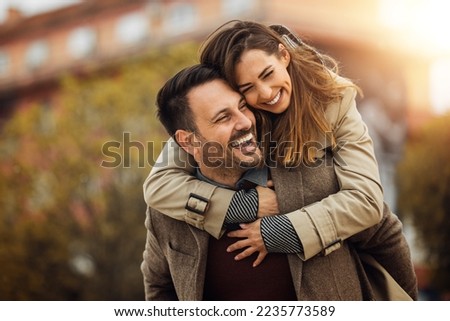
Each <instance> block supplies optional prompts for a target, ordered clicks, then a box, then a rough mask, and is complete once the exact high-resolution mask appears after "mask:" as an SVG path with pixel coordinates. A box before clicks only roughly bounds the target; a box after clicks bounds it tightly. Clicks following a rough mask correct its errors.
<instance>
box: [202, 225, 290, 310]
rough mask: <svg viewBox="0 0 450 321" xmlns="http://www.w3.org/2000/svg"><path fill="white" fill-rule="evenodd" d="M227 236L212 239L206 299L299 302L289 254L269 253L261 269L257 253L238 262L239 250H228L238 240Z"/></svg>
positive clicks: (208, 262) (204, 297) (206, 279)
mask: <svg viewBox="0 0 450 321" xmlns="http://www.w3.org/2000/svg"><path fill="white" fill-rule="evenodd" d="M238 240H239V239H237V238H231V237H228V236H227V235H226V233H225V235H223V236H222V237H221V238H220V239H219V240H216V239H215V238H213V237H210V239H209V246H208V259H207V264H206V276H205V287H204V292H203V300H206V301H207V300H210V301H260V300H264V301H280V300H282V301H293V300H297V297H296V295H295V289H294V285H293V282H292V277H291V272H290V269H289V264H288V260H287V255H286V254H282V253H269V254H268V255H267V256H266V258H265V259H264V261H263V262H262V263H261V264H260V265H258V266H257V267H252V264H253V262H254V261H255V259H256V257H257V254H258V253H254V254H253V255H251V256H250V257H247V258H245V259H243V260H241V261H235V260H234V257H235V256H236V255H237V253H239V252H238V251H236V252H233V253H228V252H227V251H226V249H227V247H228V246H229V245H231V244H233V243H234V242H236V241H238Z"/></svg>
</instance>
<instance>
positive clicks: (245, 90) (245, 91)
mask: <svg viewBox="0 0 450 321" xmlns="http://www.w3.org/2000/svg"><path fill="white" fill-rule="evenodd" d="M252 88H253V86H251V87H247V88H245V89H244V90H241V94H242V95H245V94H246V93H248V92H249V91H250V90H251V89H252Z"/></svg>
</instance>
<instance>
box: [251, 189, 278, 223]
mask: <svg viewBox="0 0 450 321" xmlns="http://www.w3.org/2000/svg"><path fill="white" fill-rule="evenodd" d="M272 187H273V182H272V181H271V180H270V181H268V182H267V187H262V186H256V191H257V192H258V199H259V202H258V214H257V217H258V218H261V217H264V216H271V215H277V214H279V213H280V210H279V209H278V200H277V195H276V194H275V192H274V191H273V190H272V189H271V188H272Z"/></svg>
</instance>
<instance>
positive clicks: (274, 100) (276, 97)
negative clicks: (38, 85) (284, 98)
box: [266, 91, 281, 105]
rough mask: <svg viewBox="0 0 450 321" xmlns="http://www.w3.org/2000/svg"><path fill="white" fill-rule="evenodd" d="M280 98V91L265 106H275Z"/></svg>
mask: <svg viewBox="0 0 450 321" xmlns="http://www.w3.org/2000/svg"><path fill="white" fill-rule="evenodd" d="M280 96H281V91H279V92H278V94H277V95H276V96H275V98H274V99H272V100H271V101H268V102H267V103H266V104H267V105H275V104H276V103H277V102H278V100H280Z"/></svg>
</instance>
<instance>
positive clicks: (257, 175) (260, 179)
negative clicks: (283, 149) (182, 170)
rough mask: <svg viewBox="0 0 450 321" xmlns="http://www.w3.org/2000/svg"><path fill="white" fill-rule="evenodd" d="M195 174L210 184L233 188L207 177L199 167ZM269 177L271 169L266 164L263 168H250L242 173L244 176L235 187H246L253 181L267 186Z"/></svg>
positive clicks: (238, 188)
mask: <svg viewBox="0 0 450 321" xmlns="http://www.w3.org/2000/svg"><path fill="white" fill-rule="evenodd" d="M195 176H196V177H197V178H198V179H199V180H202V181H205V182H208V183H210V184H213V185H216V186H219V187H223V188H227V189H232V188H231V187H229V186H226V185H223V184H219V183H217V182H215V181H213V180H210V179H209V178H207V177H206V176H204V175H203V174H202V173H201V172H200V169H199V168H197V170H196V173H195ZM268 177H269V169H268V168H267V167H266V166H264V167H263V168H250V169H249V170H247V171H245V173H244V174H243V175H242V177H241V178H240V179H239V180H238V181H237V182H236V185H235V189H236V190H240V189H244V188H245V186H246V185H247V184H246V183H252V184H255V185H260V186H264V187H266V186H267V179H268Z"/></svg>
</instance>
